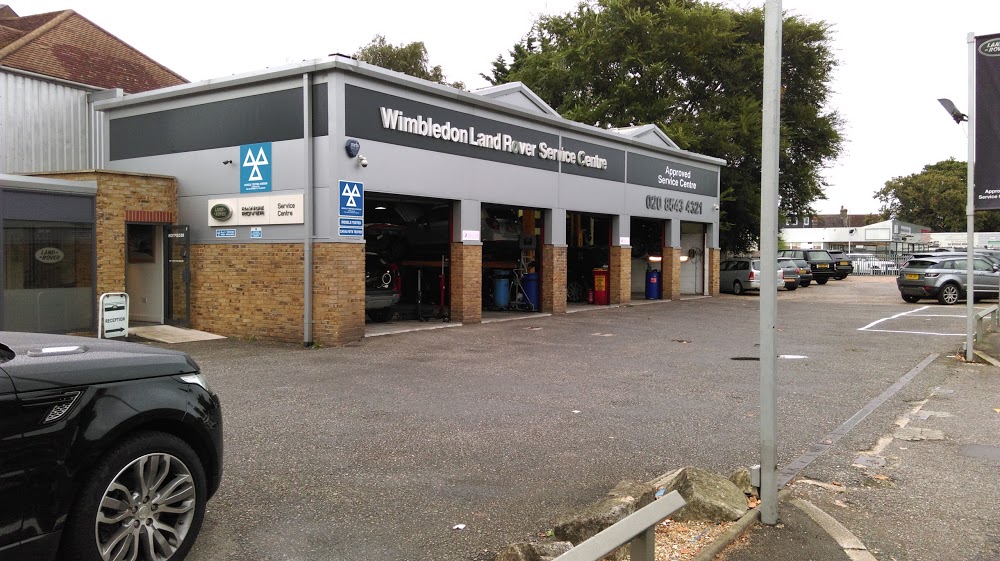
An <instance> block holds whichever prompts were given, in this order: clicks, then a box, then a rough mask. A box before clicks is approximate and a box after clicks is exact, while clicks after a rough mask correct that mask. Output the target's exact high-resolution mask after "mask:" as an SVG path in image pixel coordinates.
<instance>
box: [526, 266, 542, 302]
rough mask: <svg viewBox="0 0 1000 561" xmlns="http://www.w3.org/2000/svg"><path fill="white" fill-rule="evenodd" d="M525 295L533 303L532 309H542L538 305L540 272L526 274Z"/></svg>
mask: <svg viewBox="0 0 1000 561" xmlns="http://www.w3.org/2000/svg"><path fill="white" fill-rule="evenodd" d="M524 295H525V297H527V298H528V302H530V303H531V309H532V310H538V309H540V306H539V305H538V273H525V275H524Z"/></svg>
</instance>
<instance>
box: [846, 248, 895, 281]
mask: <svg viewBox="0 0 1000 561" xmlns="http://www.w3.org/2000/svg"><path fill="white" fill-rule="evenodd" d="M846 255H847V258H848V259H850V261H851V264H852V265H854V274H855V275H883V276H886V275H890V276H895V275H898V274H899V268H900V267H902V266H903V263H905V262H906V258H907V256H906V255H900V254H898V253H890V252H888V251H886V252H864V253H848V254H846Z"/></svg>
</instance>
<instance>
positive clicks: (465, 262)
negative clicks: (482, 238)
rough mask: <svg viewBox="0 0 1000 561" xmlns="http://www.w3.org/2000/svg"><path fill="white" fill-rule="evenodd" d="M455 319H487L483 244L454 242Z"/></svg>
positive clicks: (453, 317) (452, 313)
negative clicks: (484, 303)
mask: <svg viewBox="0 0 1000 561" xmlns="http://www.w3.org/2000/svg"><path fill="white" fill-rule="evenodd" d="M450 280H451V286H450V287H449V288H450V289H451V321H455V322H460V323H479V322H481V321H483V246H481V245H465V244H462V243H453V244H451V272H450Z"/></svg>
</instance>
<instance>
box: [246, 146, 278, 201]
mask: <svg viewBox="0 0 1000 561" xmlns="http://www.w3.org/2000/svg"><path fill="white" fill-rule="evenodd" d="M270 190H271V143H270V142H263V143H260V144H244V145H242V146H240V192H241V193H263V192H266V191H270Z"/></svg>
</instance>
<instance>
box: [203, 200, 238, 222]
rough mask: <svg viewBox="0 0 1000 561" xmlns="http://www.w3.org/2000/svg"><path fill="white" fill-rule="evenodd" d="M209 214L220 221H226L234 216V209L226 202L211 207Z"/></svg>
mask: <svg viewBox="0 0 1000 561" xmlns="http://www.w3.org/2000/svg"><path fill="white" fill-rule="evenodd" d="M208 214H209V216H211V217H212V218H213V219H214V220H216V221H218V222H225V221H227V220H229V219H230V218H232V217H233V209H232V208H231V207H230V206H229V205H227V204H225V203H219V204H216V205H212V208H211V209H209V211H208Z"/></svg>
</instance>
